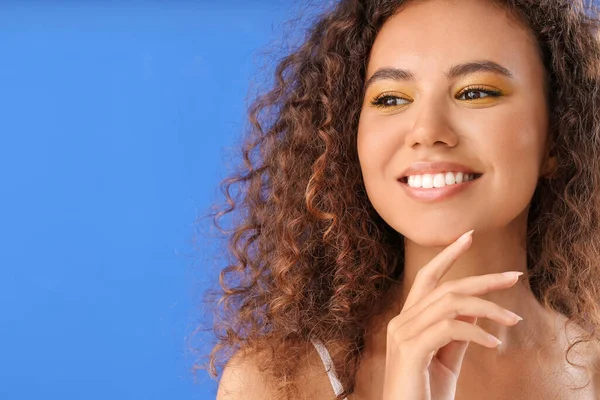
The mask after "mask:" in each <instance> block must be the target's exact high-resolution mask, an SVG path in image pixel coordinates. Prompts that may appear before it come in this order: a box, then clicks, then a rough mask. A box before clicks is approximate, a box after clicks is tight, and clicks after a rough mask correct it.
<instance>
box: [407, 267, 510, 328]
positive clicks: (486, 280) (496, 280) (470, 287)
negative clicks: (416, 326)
mask: <svg viewBox="0 0 600 400" xmlns="http://www.w3.org/2000/svg"><path fill="white" fill-rule="evenodd" d="M517 274H522V272H516V271H511V272H509V273H507V274H506V275H504V274H502V273H498V274H486V275H478V276H469V277H467V278H461V279H457V280H453V281H448V282H444V283H442V284H441V285H440V286H438V287H437V288H436V289H435V290H434V291H432V292H431V293H429V294H427V295H426V296H425V298H424V299H422V300H421V302H419V303H418V304H415V305H414V306H413V307H411V308H410V309H408V310H406V311H404V312H403V313H402V315H403V318H404V320H405V321H409V320H411V319H412V318H414V317H415V316H416V315H418V314H420V313H421V311H423V310H424V309H425V308H426V307H427V306H429V305H430V304H431V303H433V302H434V301H436V300H437V299H439V298H441V297H442V296H444V295H446V294H448V293H459V294H465V295H470V296H480V295H484V294H486V293H489V292H492V291H494V290H499V289H506V288H509V287H511V286H513V285H514V284H515V283H517V281H518V280H519V276H520V275H517Z"/></svg>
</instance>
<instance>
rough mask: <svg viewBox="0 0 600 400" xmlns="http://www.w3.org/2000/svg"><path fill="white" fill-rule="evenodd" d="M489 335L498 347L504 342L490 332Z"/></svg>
mask: <svg viewBox="0 0 600 400" xmlns="http://www.w3.org/2000/svg"><path fill="white" fill-rule="evenodd" d="M488 337H489V339H490V341H491V342H492V343H495V344H496V347H498V346H500V345H501V344H502V342H501V341H500V340H499V339H498V338H497V337H496V336H494V335H492V334H489V333H488Z"/></svg>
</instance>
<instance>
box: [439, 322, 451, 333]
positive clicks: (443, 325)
mask: <svg viewBox="0 0 600 400" xmlns="http://www.w3.org/2000/svg"><path fill="white" fill-rule="evenodd" d="M437 325H438V330H439V331H440V332H446V331H449V330H451V329H452V328H453V327H454V321H453V320H451V319H443V320H441V321H440V322H438V324H437Z"/></svg>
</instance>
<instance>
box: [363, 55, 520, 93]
mask: <svg viewBox="0 0 600 400" xmlns="http://www.w3.org/2000/svg"><path fill="white" fill-rule="evenodd" d="M475 72H494V73H497V74H500V75H503V76H505V77H507V78H510V79H512V78H513V77H514V75H513V74H512V72H510V70H509V69H507V68H505V67H503V66H502V65H500V64H498V63H495V62H493V61H490V60H483V61H472V62H468V63H464V64H458V65H453V66H452V67H451V68H450V69H449V70H448V71H447V72H446V74H445V75H446V77H447V78H448V79H454V78H457V77H459V76H464V75H469V74H472V73H475ZM414 78H415V75H414V74H413V73H412V72H411V71H409V70H406V69H401V68H394V67H385V68H380V69H378V70H377V71H376V72H375V73H374V74H373V75H372V76H371V77H370V78H369V80H368V81H367V82H366V83H365V87H364V90H365V91H366V90H367V88H368V87H369V86H370V85H371V84H372V83H373V82H375V81H379V80H387V79H391V80H394V81H410V80H413V79H414Z"/></svg>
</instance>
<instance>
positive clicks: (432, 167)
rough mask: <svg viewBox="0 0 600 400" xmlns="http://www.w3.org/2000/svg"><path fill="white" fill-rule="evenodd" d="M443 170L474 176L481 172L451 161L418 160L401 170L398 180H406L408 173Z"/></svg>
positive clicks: (436, 172)
mask: <svg viewBox="0 0 600 400" xmlns="http://www.w3.org/2000/svg"><path fill="white" fill-rule="evenodd" d="M443 172H462V173H463V174H473V175H475V177H477V178H478V177H480V176H481V175H482V173H481V172H480V171H477V170H476V169H474V168H472V167H469V166H467V165H463V164H460V163H456V162H451V161H435V162H428V161H418V162H415V163H413V164H411V165H410V166H409V167H408V168H406V169H405V170H404V171H402V173H401V175H400V176H399V177H398V180H399V181H401V182H405V183H406V182H407V179H408V177H409V176H410V175H424V174H431V175H435V174H439V173H443Z"/></svg>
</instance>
